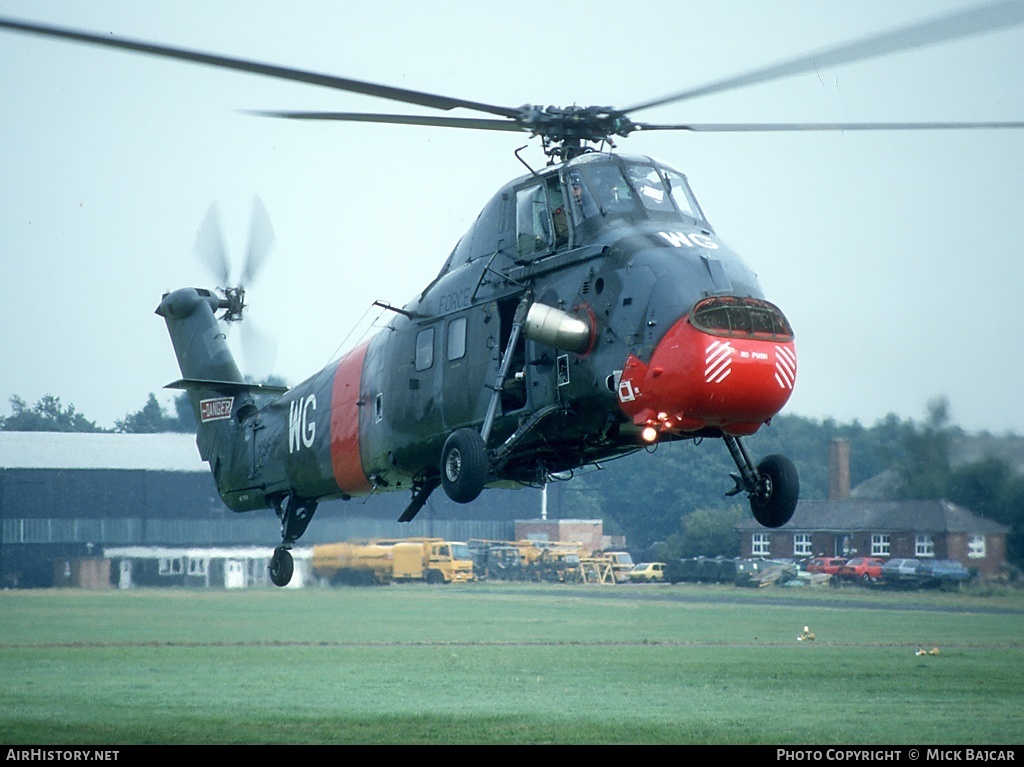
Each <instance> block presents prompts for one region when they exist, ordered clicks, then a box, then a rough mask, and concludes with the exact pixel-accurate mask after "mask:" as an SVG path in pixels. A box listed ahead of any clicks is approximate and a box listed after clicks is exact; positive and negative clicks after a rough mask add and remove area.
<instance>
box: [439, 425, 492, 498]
mask: <svg viewBox="0 0 1024 767" xmlns="http://www.w3.org/2000/svg"><path fill="white" fill-rule="evenodd" d="M487 470H488V462H487V448H486V447H485V446H484V441H483V439H482V438H481V437H480V434H479V432H476V431H473V430H472V429H459V430H458V431H455V432H452V434H451V436H449V437H448V439H447V440H446V441H445V443H444V449H443V450H442V451H441V484H442V485H443V486H444V491H445V493H447V495H448V497H449V498H451V499H452V500H453V501H455V502H456V503H470V502H471V501H475V500H476V499H477V497H478V496H479V495H480V493H481V492H482V491H483V489H484V484H486V482H487Z"/></svg>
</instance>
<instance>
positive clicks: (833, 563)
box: [804, 557, 846, 575]
mask: <svg viewBox="0 0 1024 767" xmlns="http://www.w3.org/2000/svg"><path fill="white" fill-rule="evenodd" d="M845 564H846V560H845V559H844V558H843V557H815V558H814V559H812V560H810V561H809V562H808V563H807V566H806V567H805V568H804V569H806V570H807V572H809V573H827V574H828V575H838V574H839V569H840V568H841V567H842V566H843V565H845Z"/></svg>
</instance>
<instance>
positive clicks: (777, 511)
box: [722, 436, 800, 528]
mask: <svg viewBox="0 0 1024 767" xmlns="http://www.w3.org/2000/svg"><path fill="white" fill-rule="evenodd" d="M722 439H723V441H724V442H725V446H726V447H727V448H729V453H730V454H732V459H733V461H735V462H736V468H737V469H739V472H740V473H739V474H733V475H732V478H733V479H734V480H735V481H736V487H735V488H733V489H732V490H730V491H729V492H728V493H726V495H737V494H738V493H740V492H746V494H747V497H748V498H749V499H750V510H751V512H753V514H754V519H756V520H757V521H758V523H759V524H761V525H763V526H764V527H772V528H774V527H782V526H783V525H784V524H786V523H787V522H789V520H790V519H792V517H793V512H794V511H796V502H797V500H798V499H799V498H800V477H799V475H798V474H797V471H796V466H794V465H793V462H792V461H791V460H789V459H788V458H786V456H784V455H775V454H773V455H769V456H766V457H765V458H764V460H762V461H761V463H759V464H758V465H757V467H756V468H755V467H754V462H753V461H752V460H751V459H750V454H749V453H747V448H746V446H745V445H744V444H743V443H742V442H740V440H739V438H738V437H730V436H726V437H723V438H722Z"/></svg>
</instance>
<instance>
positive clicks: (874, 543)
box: [871, 533, 889, 557]
mask: <svg viewBox="0 0 1024 767" xmlns="http://www.w3.org/2000/svg"><path fill="white" fill-rule="evenodd" d="M871 556H873V557H887V556H889V536H888V535H885V534H882V533H875V534H874V535H872V536H871Z"/></svg>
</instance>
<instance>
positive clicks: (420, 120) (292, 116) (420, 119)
mask: <svg viewBox="0 0 1024 767" xmlns="http://www.w3.org/2000/svg"><path fill="white" fill-rule="evenodd" d="M246 114H250V115H255V116H257V117H280V118H284V119H286V120H337V121H341V122H361V123H393V124H397V125H425V126H428V127H437V128H470V129H473V130H496V131H521V130H528V128H525V127H524V126H522V125H520V124H519V123H518V122H510V121H507V120H487V119H484V118H472V117H442V116H438V117H431V116H429V115H395V114H373V113H368V112H302V111H291V112H290V111H270V110H247V111H246Z"/></svg>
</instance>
